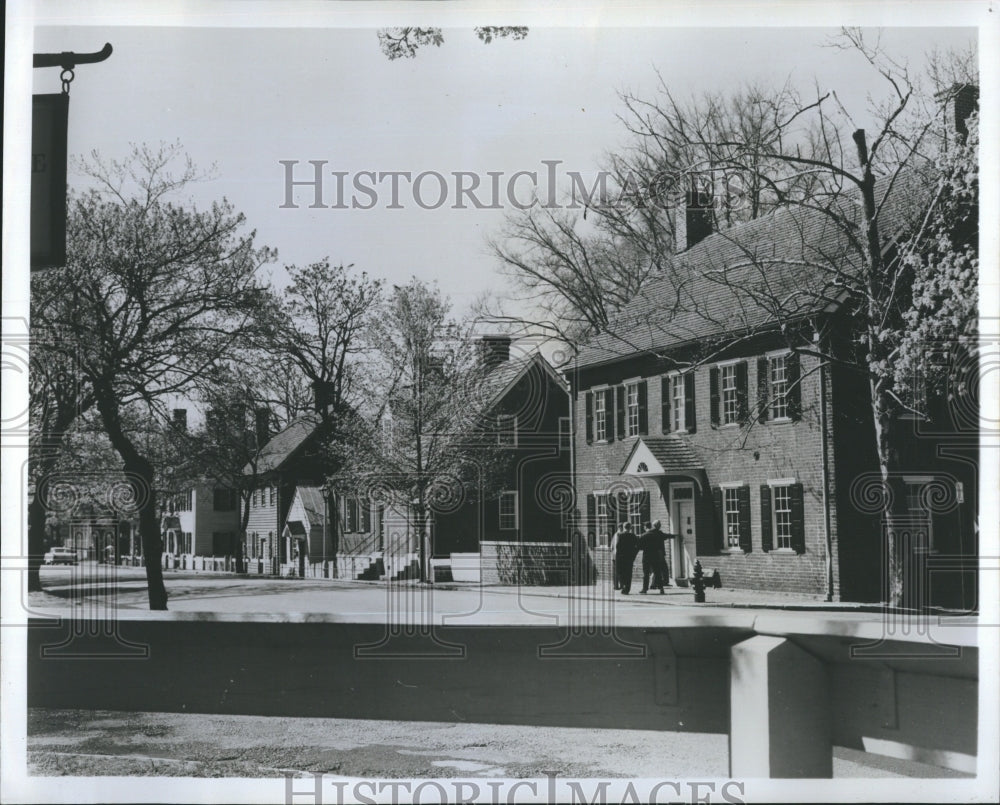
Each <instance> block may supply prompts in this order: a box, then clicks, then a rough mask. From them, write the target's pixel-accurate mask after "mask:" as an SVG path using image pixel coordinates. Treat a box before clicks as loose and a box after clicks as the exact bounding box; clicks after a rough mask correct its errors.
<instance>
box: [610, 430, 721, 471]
mask: <svg viewBox="0 0 1000 805" xmlns="http://www.w3.org/2000/svg"><path fill="white" fill-rule="evenodd" d="M632 464H637V465H638V466H635V467H633V466H631V465H632ZM642 464H645V465H646V468H645V469H643V468H642ZM703 469H705V463H704V462H703V461H702V460H701V459H700V458H698V456H697V454H696V453H695V451H694V449H693V448H692V447H691V445H690V444H689V443H688V441H687V439H682V438H681V437H679V436H662V437H647V436H641V437H640V438H639V439H637V440H636V442H635V444H634V445H632V450H631V452H630V453H629V455H628V458H627V459H625V464H624V465H622V469H621V473H620V474H621V475H688V474H691V473H694V472H697V471H698V470H703Z"/></svg>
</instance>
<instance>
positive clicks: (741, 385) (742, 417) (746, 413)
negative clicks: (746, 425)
mask: <svg viewBox="0 0 1000 805" xmlns="http://www.w3.org/2000/svg"><path fill="white" fill-rule="evenodd" d="M747 392H748V389H747V362H746V361H740V362H739V363H738V364H736V405H737V410H738V411H739V413H738V414H737V419H738V421H739V422H741V423H743V422H746V421H747V420H748V419H749V418H750V404H749V401H748V399H747Z"/></svg>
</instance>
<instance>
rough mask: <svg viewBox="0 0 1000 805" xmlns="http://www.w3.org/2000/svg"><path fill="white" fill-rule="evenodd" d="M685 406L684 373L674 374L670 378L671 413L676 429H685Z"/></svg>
mask: <svg viewBox="0 0 1000 805" xmlns="http://www.w3.org/2000/svg"><path fill="white" fill-rule="evenodd" d="M684 408H685V405H684V375H673V376H672V377H671V378H670V415H671V418H672V420H673V421H672V423H671V425H672V426H673V429H674V430H675V431H678V430H684V429H685V422H684V413H685V411H684Z"/></svg>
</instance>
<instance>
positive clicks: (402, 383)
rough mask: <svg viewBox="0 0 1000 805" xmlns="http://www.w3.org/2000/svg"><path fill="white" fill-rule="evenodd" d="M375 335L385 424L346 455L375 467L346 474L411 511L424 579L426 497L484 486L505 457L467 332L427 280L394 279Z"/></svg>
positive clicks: (454, 496) (464, 493)
mask: <svg viewBox="0 0 1000 805" xmlns="http://www.w3.org/2000/svg"><path fill="white" fill-rule="evenodd" d="M376 343H377V344H378V358H379V362H380V365H381V367H382V368H381V374H380V376H381V377H382V378H383V379H384V384H383V385H384V391H383V395H384V396H383V399H384V406H383V407H384V409H385V417H386V418H385V419H384V420H383V421H384V422H385V423H386V424H387V425H388V427H385V428H382V429H379V430H376V429H373V430H372V431H371V433H370V438H369V439H368V440H367V442H366V443H363V444H362V443H359V445H358V448H359V449H358V453H357V455H356V458H355V460H354V461H353V462H352V464H351V465H350V466H352V467H353V468H361V467H365V466H375V467H377V468H378V469H377V471H375V473H374V474H366V473H364V472H363V471H361V472H355V473H354V474H353V478H352V479H351V480H348V481H347V482H348V483H353V484H354V485H355V486H357V487H359V488H361V489H364V488H365V487H367V486H371V487H375V488H377V489H378V490H379V491H380V494H381V495H382V496H383V497H384V498H385V499H387V500H388V502H390V503H391V504H393V505H394V506H396V507H398V508H400V509H402V510H404V511H407V512H408V513H410V514H412V516H413V518H414V527H415V528H414V530H415V532H416V535H417V539H418V540H419V542H418V550H419V555H420V578H421V580H422V581H432V578H431V576H430V573H429V570H428V554H427V545H426V542H427V524H428V519H429V517H430V515H431V513H432V512H433V510H434V505H435V502H436V501H439V500H441V499H448V500H449V501H451V502H453V503H454V502H455V501H458V500H461V501H472V500H475V499H476V498H477V496H479V495H489V494H492V490H493V487H494V486H495V485H496V483H497V482H498V480H499V478H500V477H501V473H502V470H503V468H504V467H505V466H506V464H505V462H506V461H507V460H508V458H507V454H506V453H505V452H504V451H503V449H501V447H500V445H499V442H498V439H497V436H496V431H495V428H491V426H490V423H489V420H488V416H489V405H490V403H491V401H492V400H491V397H490V394H489V385H488V384H486V383H484V379H485V377H484V368H483V365H482V363H481V362H480V361H479V355H478V353H477V352H476V349H475V345H474V343H473V339H472V337H471V333H470V332H469V329H468V327H467V326H464V325H462V324H460V323H458V322H456V321H455V320H453V319H452V318H451V317H450V303H449V302H448V300H447V299H446V298H445V297H444V296H442V294H441V292H440V291H439V290H438V288H437V287H436V286H432V285H428V284H426V283H424V282H422V281H420V280H417V279H413V280H411V282H410V283H408V284H407V285H404V286H396V287H395V288H394V291H393V294H392V296H391V297H390V298H389V300H388V301H387V303H386V305H385V306H384V308H383V311H382V316H381V317H380V320H379V325H378V327H377V330H376ZM333 482H334V483H335V484H340V485H343V484H344V483H345V478H344V477H340V478H336V479H333Z"/></svg>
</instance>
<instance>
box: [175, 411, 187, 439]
mask: <svg viewBox="0 0 1000 805" xmlns="http://www.w3.org/2000/svg"><path fill="white" fill-rule="evenodd" d="M173 426H174V430H177V431H180V432H181V433H186V432H187V428H188V412H187V408H175V409H174V411H173Z"/></svg>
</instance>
